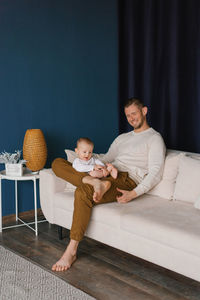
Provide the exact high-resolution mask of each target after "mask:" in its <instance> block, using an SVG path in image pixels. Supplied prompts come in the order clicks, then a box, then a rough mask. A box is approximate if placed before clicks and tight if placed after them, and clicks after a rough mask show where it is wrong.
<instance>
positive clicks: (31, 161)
mask: <svg viewBox="0 0 200 300" xmlns="http://www.w3.org/2000/svg"><path fill="white" fill-rule="evenodd" d="M23 158H24V159H25V160H27V163H26V166H27V168H29V169H30V170H31V171H39V170H41V169H42V168H43V167H44V166H45V164H46V160H47V146H46V142H45V138H44V134H43V132H42V130H40V129H28V130H27V131H26V134H25V136H24V143H23Z"/></svg>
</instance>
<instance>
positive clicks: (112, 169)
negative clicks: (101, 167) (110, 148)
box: [106, 164, 118, 179]
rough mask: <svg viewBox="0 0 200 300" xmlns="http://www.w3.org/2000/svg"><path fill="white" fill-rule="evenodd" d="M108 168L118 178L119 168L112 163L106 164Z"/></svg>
mask: <svg viewBox="0 0 200 300" xmlns="http://www.w3.org/2000/svg"><path fill="white" fill-rule="evenodd" d="M106 166H107V170H108V172H109V173H110V175H111V176H112V177H113V178H114V179H116V178H117V175H118V170H117V169H116V168H115V167H114V166H113V165H112V164H106Z"/></svg>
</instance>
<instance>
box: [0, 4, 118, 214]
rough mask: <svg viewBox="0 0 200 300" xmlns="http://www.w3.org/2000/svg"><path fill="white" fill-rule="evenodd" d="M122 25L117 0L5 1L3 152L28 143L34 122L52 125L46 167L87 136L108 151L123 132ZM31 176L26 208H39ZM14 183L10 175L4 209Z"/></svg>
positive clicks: (0, 97) (10, 205)
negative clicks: (120, 94)
mask: <svg viewBox="0 0 200 300" xmlns="http://www.w3.org/2000/svg"><path fill="white" fill-rule="evenodd" d="M117 29H118V28H117V0H109V1H107V0H99V1H94V0H84V1H82V0H54V1H53V0H29V1H27V0H9V1H6V0H4V1H3V0H2V1H1V2H0V103H1V106H0V107H1V127H0V141H1V143H0V152H1V151H3V150H6V151H8V152H13V151H14V150H16V149H22V146H23V138H24V134H25V132H26V129H29V128H40V129H42V130H43V132H44V135H45V138H46V142H47V147H48V161H47V165H46V167H50V163H51V161H52V160H53V159H54V158H55V157H57V156H62V157H65V154H64V149H65V148H71V149H73V148H74V147H75V142H76V140H77V138H78V137H80V136H88V137H90V138H91V139H93V141H94V142H95V152H105V151H107V149H108V147H109V145H110V143H111V142H112V140H113V139H114V138H115V137H116V136H117V134H118V112H117V109H118V108H117V106H118V103H117V81H118V37H117V35H118V34H117ZM2 168H4V166H3V165H1V169H2ZM31 184H32V183H31V182H26V183H21V184H20V187H19V196H20V198H21V201H20V211H26V210H30V209H32V208H33V204H32V202H33V195H32V190H31ZM13 191H14V185H13V184H12V183H9V182H4V183H3V215H8V214H11V213H14V201H13V200H14V193H13Z"/></svg>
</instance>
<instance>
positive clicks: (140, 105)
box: [124, 98, 145, 109]
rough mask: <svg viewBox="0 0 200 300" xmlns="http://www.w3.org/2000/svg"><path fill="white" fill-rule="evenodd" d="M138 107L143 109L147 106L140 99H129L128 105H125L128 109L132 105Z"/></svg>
mask: <svg viewBox="0 0 200 300" xmlns="http://www.w3.org/2000/svg"><path fill="white" fill-rule="evenodd" d="M132 104H134V105H136V106H137V107H138V108H139V109H142V108H143V107H144V106H145V105H144V103H143V102H142V101H141V100H140V99H137V98H129V99H128V100H127V101H126V103H125V104H124V108H127V107H129V106H130V105H132Z"/></svg>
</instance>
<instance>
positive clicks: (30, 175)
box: [0, 169, 46, 236]
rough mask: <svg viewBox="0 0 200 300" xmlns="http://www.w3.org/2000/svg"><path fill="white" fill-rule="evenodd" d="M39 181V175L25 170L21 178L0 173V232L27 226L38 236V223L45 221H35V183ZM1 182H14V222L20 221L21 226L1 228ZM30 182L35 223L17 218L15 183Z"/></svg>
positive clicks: (3, 172)
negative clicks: (31, 184)
mask: <svg viewBox="0 0 200 300" xmlns="http://www.w3.org/2000/svg"><path fill="white" fill-rule="evenodd" d="M37 179H38V180H39V179H40V175H39V174H35V173H34V172H31V171H28V170H27V169H25V170H24V174H23V176H9V175H6V173H5V170H3V171H1V172H0V232H2V230H3V229H7V228H12V227H20V226H27V227H29V228H30V229H31V230H33V231H34V232H35V235H36V236H37V235H38V223H41V222H46V220H42V221H38V219H37V191H36V181H37ZM2 180H14V181H15V214H16V221H20V222H21V223H22V224H16V225H12V226H7V227H2ZM26 180H32V181H33V187H34V209H35V221H34V222H30V223H26V222H24V221H23V220H21V219H20V218H19V216H18V195H17V182H18V181H26ZM31 224H35V226H34V227H35V228H33V227H31V226H30V225H31Z"/></svg>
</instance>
